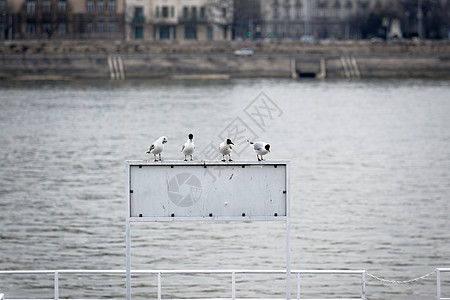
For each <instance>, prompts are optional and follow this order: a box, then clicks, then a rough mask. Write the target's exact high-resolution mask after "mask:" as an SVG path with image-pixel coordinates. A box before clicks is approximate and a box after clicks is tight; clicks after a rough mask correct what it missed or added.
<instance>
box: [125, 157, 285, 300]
mask: <svg viewBox="0 0 450 300" xmlns="http://www.w3.org/2000/svg"><path fill="white" fill-rule="evenodd" d="M126 172H127V180H128V182H127V194H128V197H127V218H126V290H127V291H126V299H127V300H131V226H130V223H131V222H157V221H183V220H188V221H189V220H194V221H197V220H244V221H245V220H262V221H285V222H286V299H288V300H289V299H290V297H291V296H290V274H291V267H290V241H289V237H290V200H289V176H288V174H289V162H288V161H262V162H258V161H251V162H250V161H240V162H221V161H195V162H190V161H189V162H184V161H164V162H153V161H127V162H126ZM158 294H159V295H158V299H161V295H160V293H158ZM233 300H234V297H233Z"/></svg>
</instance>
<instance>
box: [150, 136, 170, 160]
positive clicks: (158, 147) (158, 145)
mask: <svg viewBox="0 0 450 300" xmlns="http://www.w3.org/2000/svg"><path fill="white" fill-rule="evenodd" d="M165 143H167V138H166V137H165V136H161V137H159V138H158V139H157V140H156V141H154V142H153V144H152V145H151V146H150V149H148V151H147V153H148V154H150V153H152V154H153V156H154V157H155V161H158V160H157V159H156V154H159V160H160V161H161V152H162V151H163V150H164V144H165Z"/></svg>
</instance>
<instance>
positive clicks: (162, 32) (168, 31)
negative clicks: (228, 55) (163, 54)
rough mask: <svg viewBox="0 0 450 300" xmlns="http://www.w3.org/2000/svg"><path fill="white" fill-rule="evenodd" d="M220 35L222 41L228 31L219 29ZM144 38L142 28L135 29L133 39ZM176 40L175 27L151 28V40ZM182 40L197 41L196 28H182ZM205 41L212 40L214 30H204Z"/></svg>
mask: <svg viewBox="0 0 450 300" xmlns="http://www.w3.org/2000/svg"><path fill="white" fill-rule="evenodd" d="M221 31H222V32H221V34H222V38H223V39H227V38H228V29H227V27H226V26H224V27H223V28H222V29H221ZM143 37H144V28H143V27H142V26H137V27H135V38H136V39H142V38H143ZM176 38H177V27H176V26H157V27H154V28H153V39H155V40H156V39H160V40H164V39H176ZM184 38H185V39H186V40H196V39H197V26H194V25H192V26H184ZM206 39H208V40H213V39H214V28H213V27H211V26H208V27H207V28H206Z"/></svg>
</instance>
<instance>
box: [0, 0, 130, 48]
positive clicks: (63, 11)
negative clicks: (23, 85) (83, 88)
mask: <svg viewBox="0 0 450 300" xmlns="http://www.w3.org/2000/svg"><path fill="white" fill-rule="evenodd" d="M124 1H125V0H0V13H1V18H2V19H1V20H0V23H1V24H2V25H1V26H0V30H1V32H2V34H1V35H0V38H2V39H9V40H10V39H123V38H124V36H125V34H124V33H125V26H124V20H125V13H124V8H125V5H124Z"/></svg>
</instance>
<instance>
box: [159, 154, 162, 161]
mask: <svg viewBox="0 0 450 300" xmlns="http://www.w3.org/2000/svg"><path fill="white" fill-rule="evenodd" d="M159 161H162V159H161V153H160V154H159Z"/></svg>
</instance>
